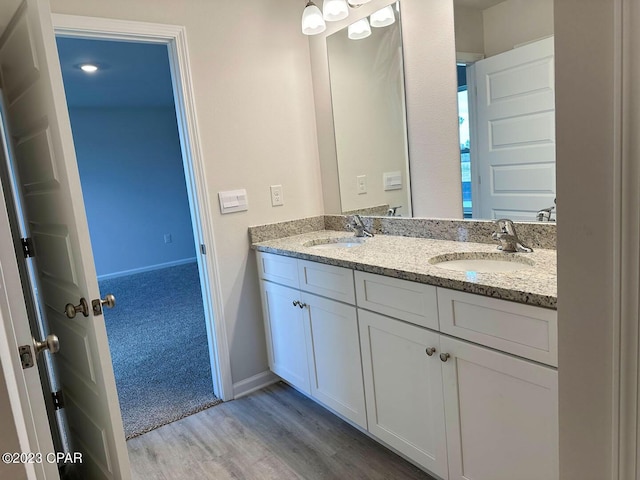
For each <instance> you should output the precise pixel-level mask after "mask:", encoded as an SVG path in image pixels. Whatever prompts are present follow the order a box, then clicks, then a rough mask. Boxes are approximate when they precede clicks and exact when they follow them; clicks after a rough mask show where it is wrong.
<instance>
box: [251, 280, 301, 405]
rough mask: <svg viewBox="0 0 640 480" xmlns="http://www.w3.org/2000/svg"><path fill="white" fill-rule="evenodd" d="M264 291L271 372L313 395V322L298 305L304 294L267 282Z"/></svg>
mask: <svg viewBox="0 0 640 480" xmlns="http://www.w3.org/2000/svg"><path fill="white" fill-rule="evenodd" d="M260 287H261V294H262V309H263V316H264V323H265V330H266V331H267V332H268V335H267V353H268V357H269V368H270V369H271V371H272V372H273V373H275V374H276V375H278V376H280V377H281V378H283V379H284V380H286V381H287V382H289V383H290V384H291V385H293V386H295V387H297V388H299V389H300V390H302V391H303V392H305V393H307V394H308V393H311V385H310V383H309V369H308V368H307V337H308V336H309V333H308V332H309V319H308V317H307V315H306V314H305V312H304V311H303V310H302V309H300V308H298V307H297V306H296V305H294V302H299V301H300V292H299V291H298V290H295V289H293V288H289V287H285V286H283V285H278V284H277V283H272V282H268V281H264V280H262V281H261V282H260Z"/></svg>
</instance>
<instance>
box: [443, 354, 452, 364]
mask: <svg viewBox="0 0 640 480" xmlns="http://www.w3.org/2000/svg"><path fill="white" fill-rule="evenodd" d="M450 357H451V355H449V354H448V353H441V354H440V360H442V361H443V362H446V361H447V360H449V358H450Z"/></svg>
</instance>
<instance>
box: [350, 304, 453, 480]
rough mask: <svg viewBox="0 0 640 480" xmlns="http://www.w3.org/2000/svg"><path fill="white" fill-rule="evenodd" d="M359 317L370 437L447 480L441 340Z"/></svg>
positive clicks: (362, 314)
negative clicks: (439, 355) (371, 435)
mask: <svg viewBox="0 0 640 480" xmlns="http://www.w3.org/2000/svg"><path fill="white" fill-rule="evenodd" d="M358 317H359V321H360V342H361V345H362V346H361V348H362V368H363V371H364V384H365V392H366V399H367V417H368V422H369V431H370V432H371V433H372V434H373V435H375V436H376V437H378V438H379V439H381V440H382V441H384V442H385V443H387V444H388V445H390V446H392V447H393V448H395V449H396V450H398V451H399V452H401V453H403V454H405V455H406V456H407V457H409V458H411V459H412V460H414V461H415V462H417V463H418V464H420V465H422V466H423V467H424V468H426V469H428V470H430V471H431V472H433V473H435V474H436V475H439V476H440V477H442V478H447V442H446V432H445V423H444V419H445V417H444V404H443V401H444V397H443V391H442V369H441V366H440V363H441V362H440V359H439V358H438V353H439V352H440V345H439V344H440V338H439V337H440V335H438V333H436V332H432V331H431V330H427V329H426V328H420V327H417V326H415V325H410V324H408V323H405V322H401V321H399V320H394V319H392V318H389V317H384V316H382V315H379V314H377V313H372V312H368V311H366V310H358ZM427 352H428V353H427Z"/></svg>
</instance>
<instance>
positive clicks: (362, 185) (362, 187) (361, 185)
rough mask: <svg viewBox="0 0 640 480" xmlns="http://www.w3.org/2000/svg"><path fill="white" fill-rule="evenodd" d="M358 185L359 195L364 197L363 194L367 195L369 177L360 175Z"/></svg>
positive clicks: (357, 178) (357, 179) (357, 180)
mask: <svg viewBox="0 0 640 480" xmlns="http://www.w3.org/2000/svg"><path fill="white" fill-rule="evenodd" d="M356 185H357V188H358V195H362V194H363V193H367V176H366V175H358V176H357V177H356Z"/></svg>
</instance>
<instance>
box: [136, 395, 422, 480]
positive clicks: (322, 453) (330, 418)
mask: <svg viewBox="0 0 640 480" xmlns="http://www.w3.org/2000/svg"><path fill="white" fill-rule="evenodd" d="M127 446H128V450H129V458H130V459H131V469H132V472H133V478H134V479H135V480H138V479H139V480H150V479H154V480H155V479H158V480H182V479H185V480H187V479H188V480H192V479H199V480H205V479H215V480H225V479H241V480H266V479H274V480H275V479H278V480H288V479H304V480H316V479H323V480H329V479H336V480H352V479H389V480H401V479H416V480H418V479H420V480H434V479H433V477H431V476H430V475H427V474H426V473H425V472H423V471H421V470H420V469H418V468H417V467H415V466H413V465H411V464H410V463H409V462H407V461H405V460H404V459H402V458H401V457H399V456H398V455H396V454H395V453H393V452H391V451H390V450H388V449H386V448H385V447H383V446H381V445H379V444H378V443H376V442H375V441H373V440H372V439H370V438H369V437H367V436H366V435H364V434H363V433H361V432H359V431H358V430H356V429H355V428H353V427H352V426H351V425H349V424H347V423H346V422H344V421H342V420H341V419H339V418H338V417H336V416H335V415H333V414H331V413H329V412H328V411H326V410H325V409H324V408H322V407H321V406H319V405H317V404H316V403H315V402H313V401H311V400H309V399H308V398H306V397H305V396H304V395H302V394H300V393H299V392H297V391H296V390H294V389H293V388H291V387H289V386H287V385H285V384H284V383H278V384H275V385H272V386H270V387H267V388H264V389H262V390H260V391H258V392H255V393H252V394H251V395H248V396H246V397H243V398H241V399H239V400H234V401H232V402H226V403H223V404H221V405H218V406H215V407H212V408H209V409H208V410H204V411H202V412H200V413H197V414H195V415H192V416H190V417H187V418H184V419H182V420H179V421H177V422H174V423H171V424H169V425H165V426H164V427H161V428H159V429H157V430H154V431H152V432H149V433H146V434H144V435H142V436H140V437H137V438H134V439H132V440H129V441H128V442H127Z"/></svg>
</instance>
